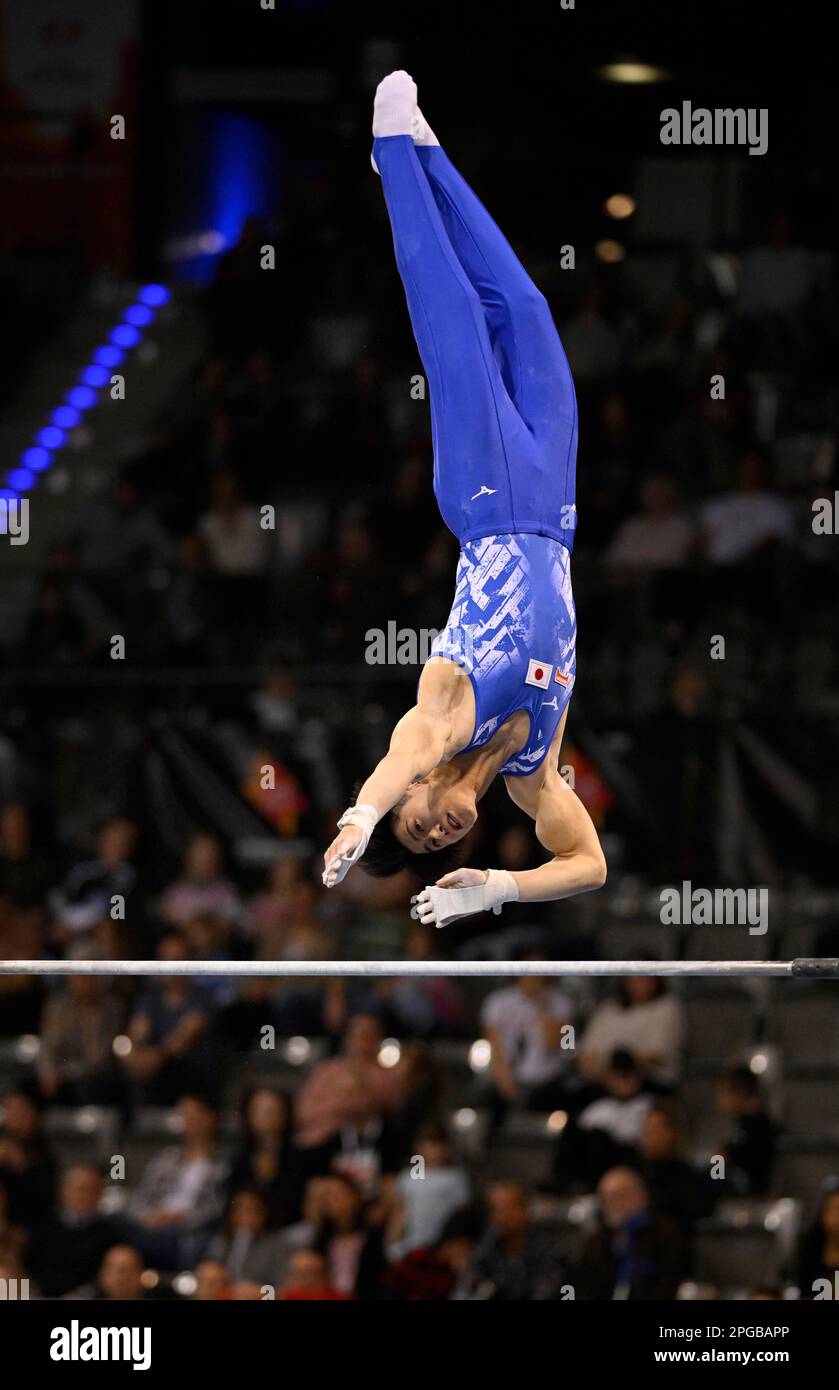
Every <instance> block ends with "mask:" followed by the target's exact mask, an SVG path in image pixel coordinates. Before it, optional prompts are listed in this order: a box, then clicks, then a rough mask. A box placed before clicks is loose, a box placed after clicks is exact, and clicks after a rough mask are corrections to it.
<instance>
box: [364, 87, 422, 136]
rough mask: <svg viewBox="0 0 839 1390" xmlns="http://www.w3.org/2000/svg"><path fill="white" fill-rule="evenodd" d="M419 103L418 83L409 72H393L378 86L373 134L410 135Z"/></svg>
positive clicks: (374, 104) (374, 106) (374, 107)
mask: <svg viewBox="0 0 839 1390" xmlns="http://www.w3.org/2000/svg"><path fill="white" fill-rule="evenodd" d="M416 105H417V84H416V82H415V81H414V79H413V78H412V77H411V76H410V75H409V74H408V73H407V72H402V71H401V70H400V71H399V72H392V73H390V74H389V75H388V76H387V77H385V78H384V79H383V80H382V81H381V82H380V83H379V85H378V87H377V88H376V99H375V101H374V102H373V134H374V136H376V138H377V139H378V138H379V137H382V136H388V135H410V134H411V122H412V120H413V117H414V111H415V109H416Z"/></svg>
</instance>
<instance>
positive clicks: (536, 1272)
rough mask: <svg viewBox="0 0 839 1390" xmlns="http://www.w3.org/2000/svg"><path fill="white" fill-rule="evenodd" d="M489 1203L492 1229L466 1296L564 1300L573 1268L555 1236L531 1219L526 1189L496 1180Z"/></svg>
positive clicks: (468, 1277)
mask: <svg viewBox="0 0 839 1390" xmlns="http://www.w3.org/2000/svg"><path fill="white" fill-rule="evenodd" d="M488 1203H489V1224H488V1228H487V1231H486V1234H485V1235H484V1237H483V1239H482V1240H481V1241H480V1243H479V1244H478V1247H477V1249H476V1250H475V1251H474V1253H473V1255H472V1257H471V1259H470V1261H469V1265H468V1267H467V1270H466V1272H465V1276H464V1282H463V1286H462V1287H463V1294H464V1296H465V1297H467V1298H469V1299H491V1300H498V1301H502V1302H510V1301H517V1300H521V1299H534V1300H536V1301H540V1302H541V1301H545V1300H557V1299H560V1298H561V1297H562V1290H563V1286H564V1285H565V1284H566V1283H567V1282H568V1281H567V1274H568V1271H567V1268H566V1265H565V1262H564V1261H563V1260H562V1259H561V1258H560V1256H559V1253H558V1251H557V1247H556V1240H555V1239H554V1237H553V1236H552V1235H551V1233H550V1232H549V1231H546V1230H545V1231H542V1230H540V1229H539V1228H538V1226H536V1225H535V1224H534V1223H533V1221H532V1220H531V1216H530V1203H529V1200H528V1197H527V1194H526V1193H525V1191H524V1189H523V1188H521V1187H519V1186H518V1184H517V1183H512V1182H505V1183H496V1184H495V1185H494V1186H493V1187H491V1188H490V1190H489V1194H488Z"/></svg>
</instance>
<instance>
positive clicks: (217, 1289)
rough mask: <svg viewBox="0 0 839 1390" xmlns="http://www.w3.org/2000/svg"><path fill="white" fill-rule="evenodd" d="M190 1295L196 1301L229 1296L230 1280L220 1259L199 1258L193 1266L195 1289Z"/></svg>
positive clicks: (214, 1299) (220, 1298)
mask: <svg viewBox="0 0 839 1390" xmlns="http://www.w3.org/2000/svg"><path fill="white" fill-rule="evenodd" d="M192 1297H193V1299H194V1300H196V1301H198V1302H201V1301H202V1300H207V1301H208V1302H217V1301H219V1300H224V1299H228V1298H230V1281H229V1279H228V1277H227V1270H226V1268H225V1266H224V1264H223V1262H222V1261H221V1260H201V1261H200V1262H199V1263H198V1264H197V1265H196V1266H195V1289H194V1291H193V1294H192Z"/></svg>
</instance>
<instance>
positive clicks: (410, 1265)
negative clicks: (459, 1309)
mask: <svg viewBox="0 0 839 1390" xmlns="http://www.w3.org/2000/svg"><path fill="white" fill-rule="evenodd" d="M481 1234H482V1223H481V1220H480V1218H479V1217H478V1215H477V1214H476V1212H475V1211H473V1210H472V1209H470V1208H464V1209H462V1210H460V1211H456V1212H454V1213H453V1214H452V1215H451V1216H450V1217H449V1218H448V1220H447V1221H446V1223H445V1225H444V1226H443V1229H442V1230H441V1232H440V1237H439V1239H438V1241H437V1243H436V1244H435V1245H433V1246H418V1247H417V1248H416V1249H414V1250H411V1251H409V1253H408V1254H407V1255H404V1256H403V1257H402V1258H401V1259H398V1260H394V1261H393V1263H392V1264H391V1265H390V1267H389V1269H388V1271H387V1274H386V1275H385V1279H384V1289H385V1296H386V1297H388V1298H395V1299H400V1300H402V1301H405V1302H423V1301H432V1302H439V1301H441V1300H443V1299H449V1298H451V1299H460V1298H469V1296H470V1291H471V1287H472V1276H471V1260H472V1256H473V1253H474V1251H475V1247H476V1245H477V1242H478V1240H479V1238H480V1236H481Z"/></svg>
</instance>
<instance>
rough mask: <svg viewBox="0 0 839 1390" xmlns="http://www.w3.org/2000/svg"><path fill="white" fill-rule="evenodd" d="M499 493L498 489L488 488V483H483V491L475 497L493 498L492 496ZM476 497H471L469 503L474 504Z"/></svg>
mask: <svg viewBox="0 0 839 1390" xmlns="http://www.w3.org/2000/svg"><path fill="white" fill-rule="evenodd" d="M497 491H498V488H497V487H487V485H486V483H481V490H480V492H476V493H475V497H491V496H492V494H493V493H494V492H497ZM475 497H470V498H469V501H470V502H474V501H475Z"/></svg>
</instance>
